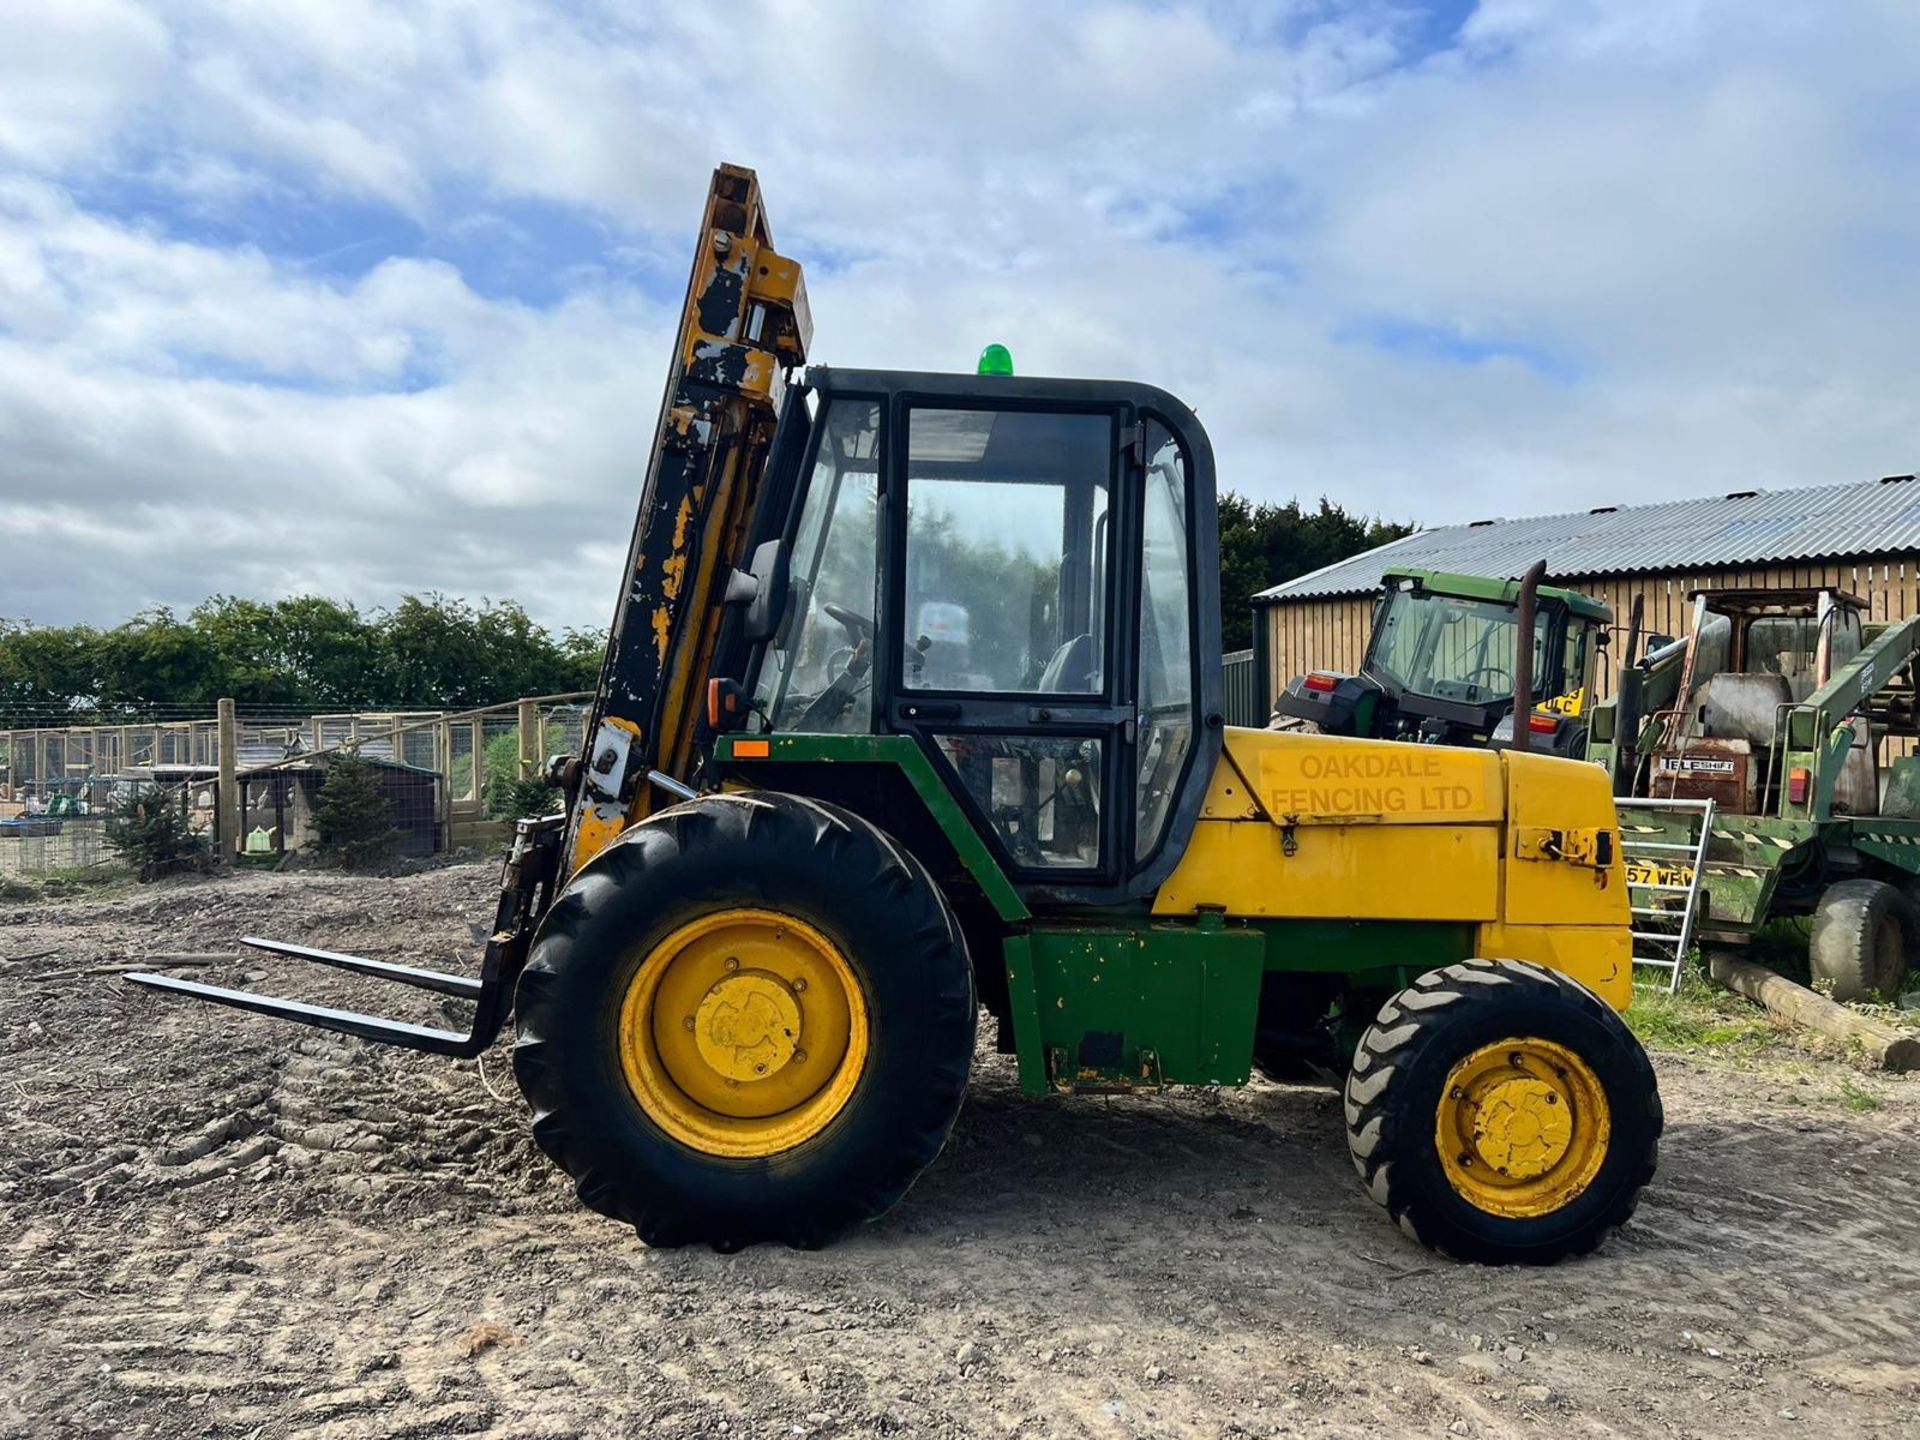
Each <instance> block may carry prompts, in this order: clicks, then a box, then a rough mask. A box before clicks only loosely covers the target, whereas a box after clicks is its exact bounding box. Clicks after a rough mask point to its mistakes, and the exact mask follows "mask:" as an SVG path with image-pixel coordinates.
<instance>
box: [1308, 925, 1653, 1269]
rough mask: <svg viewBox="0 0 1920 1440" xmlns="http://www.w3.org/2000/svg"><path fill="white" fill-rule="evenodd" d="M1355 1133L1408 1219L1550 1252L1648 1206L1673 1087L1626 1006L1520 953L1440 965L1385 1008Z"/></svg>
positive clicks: (1483, 1254)
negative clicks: (1668, 1090)
mask: <svg viewBox="0 0 1920 1440" xmlns="http://www.w3.org/2000/svg"><path fill="white" fill-rule="evenodd" d="M1346 1120H1347V1143H1348V1148H1349V1150H1350V1151H1351V1153H1352V1156H1353V1163H1354V1167H1355V1169H1357V1170H1358V1171H1359V1172H1360V1178H1361V1180H1362V1181H1363V1182H1365V1184H1366V1187H1367V1191H1368V1193H1369V1194H1370V1195H1372V1197H1373V1198H1374V1200H1375V1201H1376V1202H1377V1203H1378V1204H1380V1205H1382V1206H1383V1207H1385V1209H1386V1211H1387V1213H1388V1214H1389V1215H1390V1216H1392V1218H1393V1219H1394V1221H1395V1222H1397V1223H1398V1224H1399V1226H1400V1228H1401V1229H1402V1230H1404V1231H1405V1232H1406V1233H1407V1234H1408V1235H1409V1236H1411V1237H1412V1238H1413V1239H1415V1240H1416V1241H1418V1242H1420V1243H1421V1244H1423V1245H1427V1246H1430V1247H1432V1248H1434V1249H1437V1250H1441V1251H1443V1252H1445V1253H1446V1254H1449V1255H1451V1256H1453V1257H1455V1258H1456V1259H1460V1260H1468V1261H1477V1262H1480V1263H1483V1264H1506V1263H1514V1262H1519V1263H1525V1264H1535V1265H1548V1264H1552V1263H1553V1262H1555V1261H1557V1260H1560V1259H1563V1258H1565V1257H1566V1256H1569V1255H1583V1254H1586V1253H1587V1252H1589V1251H1591V1250H1592V1249H1594V1247H1595V1246H1597V1245H1599V1244H1600V1242H1601V1241H1602V1240H1604V1239H1605V1238H1606V1237H1607V1236H1608V1235H1609V1234H1610V1233H1612V1232H1613V1231H1614V1230H1615V1229H1617V1228H1618V1227H1619V1226H1621V1225H1623V1224H1625V1223H1626V1222H1627V1220H1628V1219H1629V1218H1631V1216H1632V1215H1633V1211H1634V1207H1635V1205H1636V1204H1637V1203H1638V1201H1639V1197H1640V1192H1641V1190H1642V1189H1643V1188H1644V1187H1645V1185H1646V1183H1647V1181H1648V1180H1649V1179H1651V1178H1652V1176H1653V1171H1654V1166H1655V1164H1656V1162H1657V1160H1658V1156H1659V1141H1660V1132H1661V1128H1662V1124H1663V1116H1662V1112H1661V1107H1660V1090H1659V1085H1658V1083H1657V1082H1656V1080H1655V1078H1654V1074H1653V1067H1652V1065H1651V1064H1650V1063H1649V1062H1648V1060H1647V1055H1646V1052H1645V1050H1643V1049H1642V1048H1641V1046H1640V1042H1639V1041H1638V1040H1637V1039H1636V1038H1635V1037H1634V1035H1633V1032H1632V1031H1631V1030H1629V1029H1628V1028H1627V1026H1626V1023H1625V1022H1624V1021H1623V1020H1621V1018H1620V1016H1619V1015H1618V1014H1616V1013H1615V1012H1614V1010H1613V1009H1612V1008H1611V1007H1610V1006H1608V1005H1607V1003H1606V1002H1605V1001H1603V1000H1602V999H1600V997H1599V996H1597V995H1595V994H1594V993H1593V992H1592V991H1590V990H1588V989H1587V988H1586V987H1585V986H1583V985H1581V984H1579V982H1577V981H1575V980H1573V979H1572V978H1571V977H1569V976H1566V975H1563V974H1560V973H1559V972H1557V971H1553V970H1549V969H1546V968H1545V967H1543V966H1539V965H1535V964H1531V963H1529V962H1526V961H1517V960H1468V961H1465V962H1463V963H1461V964H1457V965H1449V966H1446V967H1445V968H1444V969H1440V970H1435V971H1432V972H1430V973H1428V974H1426V975H1423V976H1421V977H1420V978H1419V979H1418V980H1416V981H1414V983H1413V984H1412V985H1410V986H1409V987H1408V988H1407V989H1405V990H1403V991H1401V992H1400V993H1399V994H1398V995H1396V996H1394V997H1393V998H1392V999H1391V1000H1389V1001H1388V1002H1387V1003H1386V1004H1385V1005H1384V1006H1382V1007H1381V1010H1380V1013H1379V1015H1378V1017H1377V1018H1376V1019H1375V1020H1374V1022H1373V1024H1372V1026H1371V1027H1370V1028H1369V1029H1368V1030H1367V1032H1366V1033H1365V1035H1363V1036H1362V1037H1361V1040H1360V1045H1359V1048H1358V1050H1357V1051H1356V1052H1355V1054H1354V1057H1353V1065H1352V1069H1351V1070H1350V1071H1349V1073H1348V1076H1347V1084H1346Z"/></svg>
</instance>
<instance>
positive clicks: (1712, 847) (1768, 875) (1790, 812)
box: [1589, 588, 1920, 1000]
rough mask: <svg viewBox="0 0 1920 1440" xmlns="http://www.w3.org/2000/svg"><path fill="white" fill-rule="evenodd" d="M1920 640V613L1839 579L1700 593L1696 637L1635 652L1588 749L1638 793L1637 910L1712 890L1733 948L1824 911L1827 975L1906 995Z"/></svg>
mask: <svg viewBox="0 0 1920 1440" xmlns="http://www.w3.org/2000/svg"><path fill="white" fill-rule="evenodd" d="M1917 651H1920V618H1908V619H1905V620H1898V621H1892V622H1874V621H1870V620H1868V619H1867V614H1866V607H1865V606H1864V605H1863V604H1862V602H1861V601H1860V600H1859V599H1857V598H1856V597H1854V596H1852V595H1849V594H1846V593H1844V592H1842V591H1840V590H1837V589H1822V588H1806V589H1786V590H1702V591H1697V592H1695V594H1694V596H1693V624H1692V629H1691V631H1690V633H1689V634H1688V635H1687V636H1685V637H1684V638H1682V639H1679V640H1675V641H1671V642H1668V643H1666V644H1664V645H1659V646H1656V647H1655V648H1654V649H1652V650H1651V651H1650V652H1649V653H1648V654H1646V655H1645V656H1644V657H1642V658H1640V659H1638V660H1634V659H1633V657H1632V656H1628V657H1627V658H1628V661H1629V663H1627V664H1626V665H1625V666H1624V667H1623V668H1622V670H1621V672H1620V677H1619V683H1618V686H1617V688H1616V691H1615V693H1614V695H1613V697H1612V698H1611V699H1609V700H1607V701H1604V702H1603V703H1601V704H1600V705H1597V706H1595V707H1594V709H1593V713H1592V734H1591V745H1590V748H1589V758H1591V759H1592V760H1594V761H1595V762H1597V763H1598V764H1599V765H1601V766H1602V767H1604V768H1605V769H1606V771H1607V773H1608V774H1609V776H1611V778H1612V781H1613V786H1614V789H1615V791H1616V793H1617V794H1619V795H1620V796H1622V797H1632V798H1633V800H1634V801H1636V802H1639V803H1635V804H1633V805H1632V806H1631V807H1630V808H1624V807H1623V815H1622V829H1623V831H1625V832H1626V847H1627V850H1628V852H1629V858H1628V878H1629V880H1630V881H1631V882H1632V884H1633V886H1634V888H1635V891H1636V905H1638V906H1639V907H1640V908H1641V909H1643V910H1645V911H1648V912H1653V911H1660V910H1663V909H1670V908H1671V907H1673V906H1676V905H1679V904H1683V903H1686V902H1684V901H1682V900H1679V899H1676V898H1675V897H1678V896H1680V895H1681V894H1682V893H1683V891H1684V890H1685V889H1687V888H1691V887H1693V886H1695V885H1696V884H1697V886H1698V887H1699V889H1700V891H1701V892H1702V895H1701V902H1700V903H1701V909H1700V912H1699V914H1698V916H1697V924H1698V927H1699V930H1700V933H1701V936H1702V938H1703V939H1705V940H1706V941H1707V942H1708V943H1718V944H1733V945H1738V944H1742V943H1744V942H1746V941H1749V940H1751V939H1752V937H1753V936H1754V935H1755V934H1756V933H1758V932H1759V930H1760V929H1761V928H1762V927H1764V926H1766V925H1767V924H1768V923H1770V922H1771V921H1773V920H1776V919H1780V918H1782V917H1788V916H1803V917H1804V916H1811V917H1812V922H1813V924H1812V930H1811V938H1810V942H1809V947H1808V950H1809V953H1808V966H1809V970H1810V971H1811V974H1812V978H1813V980H1814V983H1815V985H1816V986H1818V987H1819V988H1822V989H1826V990H1829V991H1830V993H1831V994H1832V995H1833V997H1834V998H1836V999H1839V1000H1862V999H1868V998H1871V997H1874V996H1880V997H1884V998H1892V997H1893V996H1895V995H1896V994H1898V993H1899V991H1900V989H1901V987H1902V986H1903V985H1904V984H1905V983H1906V977H1907V973H1908V957H1909V955H1910V954H1911V953H1912V951H1913V948H1914V939H1915V925H1916V917H1915V910H1914V903H1913V900H1914V896H1915V895H1916V894H1917V893H1920V757H1916V756H1914V755H1911V754H1901V753H1894V752H1895V750H1896V747H1897V745H1898V742H1900V741H1911V740H1913V739H1915V738H1916V737H1920V725H1917V724H1916V713H1915V696H1914V683H1913V662H1914V657H1915V654H1916V652H1917ZM1890 741H1891V742H1895V743H1894V744H1893V745H1890V744H1889V743H1888V742H1890ZM1901 748H1904V747H1901ZM1709 802H1710V803H1711V806H1712V809H1711V812H1710V813H1711V833H1710V835H1709V836H1708V837H1707V841H1706V845H1705V848H1704V851H1703V852H1702V851H1695V852H1694V854H1693V855H1691V856H1690V855H1689V850H1690V849H1691V848H1692V847H1693V846H1694V843H1695V841H1696V840H1697V839H1698V835H1697V825H1698V823H1699V821H1698V816H1699V814H1700V813H1701V808H1702V807H1703V806H1704V805H1705V804H1707V803H1709ZM1689 827H1695V828H1694V829H1693V830H1690V828H1689ZM1701 855H1703V856H1704V862H1703V866H1702V873H1701V874H1699V875H1698V876H1696V875H1695V873H1694V870H1695V865H1696V863H1697V862H1696V857H1698V856H1701Z"/></svg>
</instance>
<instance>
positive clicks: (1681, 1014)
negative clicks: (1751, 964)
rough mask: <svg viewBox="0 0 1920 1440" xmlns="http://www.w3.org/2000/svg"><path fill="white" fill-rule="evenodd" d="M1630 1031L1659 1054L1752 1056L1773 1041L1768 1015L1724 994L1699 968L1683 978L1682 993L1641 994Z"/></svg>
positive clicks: (1629, 1014)
mask: <svg viewBox="0 0 1920 1440" xmlns="http://www.w3.org/2000/svg"><path fill="white" fill-rule="evenodd" d="M1626 1021H1627V1026H1628V1028H1629V1029H1631V1030H1632V1031H1633V1033H1634V1034H1635V1035H1637V1036H1639V1037H1640V1043H1641V1044H1642V1045H1645V1046H1647V1047H1648V1048H1649V1049H1654V1050H1702V1049H1707V1050H1723V1051H1727V1052H1731V1053H1739V1054H1751V1053H1753V1052H1754V1051H1757V1050H1760V1049H1762V1048H1764V1047H1765V1045H1766V1044H1767V1043H1768V1042H1769V1041H1770V1040H1771V1039H1772V1038H1773V1026H1772V1025H1771V1024H1769V1023H1768V1020H1767V1016H1766V1012H1765V1011H1763V1010H1761V1009H1759V1008H1758V1007H1757V1006H1755V1005H1754V1004H1753V1003H1752V1002H1750V1001H1748V1000H1746V999H1744V998H1743V997H1741V996H1739V995H1735V994H1733V993H1732V992H1731V991H1728V990H1723V989H1721V988H1720V987H1719V986H1718V985H1715V984H1714V983H1713V982H1712V981H1710V980H1708V979H1707V977H1706V975H1705V974H1704V973H1703V972H1702V971H1701V970H1700V969H1699V968H1698V966H1697V965H1695V966H1690V967H1689V968H1688V969H1687V970H1686V971H1685V972H1683V974H1682V976H1681V980H1680V988H1679V989H1678V990H1677V991H1675V992H1674V993H1673V994H1671V995H1669V994H1667V993H1666V992H1665V991H1660V990H1635V991H1634V992H1633V1003H1632V1004H1631V1005H1629V1006H1628V1007H1627V1014H1626Z"/></svg>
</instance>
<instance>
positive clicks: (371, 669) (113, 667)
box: [0, 595, 606, 729]
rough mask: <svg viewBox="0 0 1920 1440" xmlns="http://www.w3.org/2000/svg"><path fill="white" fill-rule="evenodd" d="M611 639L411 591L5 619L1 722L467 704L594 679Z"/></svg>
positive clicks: (500, 608)
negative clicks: (376, 599)
mask: <svg viewBox="0 0 1920 1440" xmlns="http://www.w3.org/2000/svg"><path fill="white" fill-rule="evenodd" d="M605 644H606V637H605V635H604V634H603V633H602V632H599V631H595V630H567V631H564V632H562V633H561V634H559V635H557V636H556V635H554V634H552V633H550V632H549V631H547V630H545V629H543V628H542V627H540V626H539V625H536V624H535V623H534V622H533V620H532V619H531V618H530V617H529V616H528V615H527V613H526V611H525V610H524V609H523V608H521V606H519V605H518V604H516V603H514V602H513V601H510V600H508V601H487V602H484V603H482V604H481V605H479V606H473V605H469V604H468V603H466V602H465V601H461V600H449V599H447V598H445V597H443V596H439V595H426V596H418V595H409V596H407V597H405V598H404V599H402V600H401V601H400V602H399V603H398V604H396V605H395V606H394V607H393V609H391V610H384V611H375V612H373V613H371V614H363V613H362V612H360V611H359V610H356V609H355V608H354V607H353V606H351V605H345V604H341V603H340V602H338V601H334V600H328V599H325V598H323V597H319V596H313V595H302V596H296V597H294V598H292V599H286V600H274V601H261V600H248V599H244V598H242V597H238V596H232V595H216V596H213V597H212V598H210V599H208V600H206V601H203V602H202V603H201V604H199V605H197V606H195V607H194V608H193V610H192V611H190V612H189V613H188V614H187V615H185V616H184V617H182V616H178V615H176V614H174V613H173V612H172V611H171V610H168V609H165V608H156V609H152V610H147V611H144V612H142V613H141V614H139V615H136V616H134V617H133V618H132V619H130V620H128V621H126V622H125V623H124V624H121V625H117V626H115V627H113V628H112V629H108V630H98V629H94V628H93V627H91V626H86V625H70V626H43V625H35V624H33V623H31V622H29V621H13V620H4V619H0V727H11V728H20V729H26V728H30V727H33V726H36V725H49V726H53V725H63V724H76V725H85V724H115V723H119V722H122V721H134V720H139V719H142V718H146V717H149V716H152V715H153V714H154V713H155V712H157V711H164V712H166V713H167V714H168V715H170V716H178V715H181V714H183V713H193V712H198V713H200V714H205V715H211V714H212V713H213V708H214V702H215V701H217V700H219V699H220V698H221V697H222V696H225V695H230V696H232V697H233V698H234V699H236V700H238V701H239V702H240V708H241V711H242V713H243V714H244V713H245V712H246V711H247V710H248V709H250V708H268V707H271V708H275V709H283V710H305V711H309V712H313V711H328V710H349V709H358V710H376V709H386V708H407V709H422V710H438V709H457V708H466V707H469V706H478V705H491V704H498V703H500V702H502V701H507V700H513V699H516V698H518V697H520V696H523V695H553V694H561V693H565V692H570V691H576V690H586V689H591V688H592V686H593V685H594V683H595V681H596V679H597V678H598V676H599V670H600V657H601V653H602V651H603V650H604V648H605Z"/></svg>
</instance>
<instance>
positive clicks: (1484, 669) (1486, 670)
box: [1466, 665, 1513, 690]
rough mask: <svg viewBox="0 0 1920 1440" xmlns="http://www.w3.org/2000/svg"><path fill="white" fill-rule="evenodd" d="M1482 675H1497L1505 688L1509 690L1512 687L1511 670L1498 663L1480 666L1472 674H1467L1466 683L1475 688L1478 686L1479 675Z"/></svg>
mask: <svg viewBox="0 0 1920 1440" xmlns="http://www.w3.org/2000/svg"><path fill="white" fill-rule="evenodd" d="M1482 675H1498V676H1499V677H1500V679H1501V682H1502V684H1503V687H1504V688H1505V689H1508V690H1511V689H1512V688H1513V672H1512V671H1511V670H1508V669H1505V668H1504V667H1502V666H1499V665H1482V666H1480V667H1479V668H1478V669H1476V670H1475V671H1474V672H1473V673H1472V674H1470V675H1468V676H1467V680H1466V683H1467V684H1469V685H1472V686H1474V687H1475V688H1476V689H1477V688H1479V687H1480V677H1481V676H1482Z"/></svg>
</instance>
